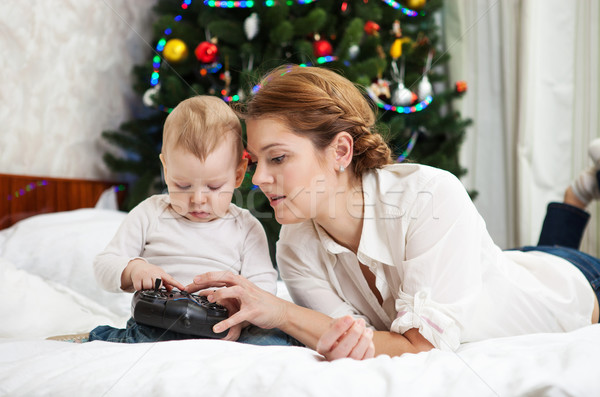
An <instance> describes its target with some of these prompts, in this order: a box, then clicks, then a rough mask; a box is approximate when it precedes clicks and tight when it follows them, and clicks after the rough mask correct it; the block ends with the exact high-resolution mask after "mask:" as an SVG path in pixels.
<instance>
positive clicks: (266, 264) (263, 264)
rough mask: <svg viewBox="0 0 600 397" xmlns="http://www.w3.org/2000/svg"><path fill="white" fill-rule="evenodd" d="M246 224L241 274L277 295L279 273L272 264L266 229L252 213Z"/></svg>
mask: <svg viewBox="0 0 600 397" xmlns="http://www.w3.org/2000/svg"><path fill="white" fill-rule="evenodd" d="M245 222H246V223H247V226H248V228H247V230H246V238H245V240H244V246H243V252H242V255H241V257H242V266H241V271H240V274H241V275H242V276H244V277H246V278H247V279H248V280H250V281H252V282H253V283H254V284H256V285H257V286H259V287H260V288H262V289H264V290H265V291H268V292H270V293H272V294H276V293H277V271H276V270H275V268H274V267H273V263H272V262H271V255H270V254H269V244H268V242H267V235H266V233H265V229H263V227H262V225H261V224H260V222H259V220H258V219H256V218H254V216H252V215H251V214H250V213H247V216H246V218H245Z"/></svg>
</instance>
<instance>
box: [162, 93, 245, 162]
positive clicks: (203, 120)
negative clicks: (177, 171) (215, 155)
mask: <svg viewBox="0 0 600 397" xmlns="http://www.w3.org/2000/svg"><path fill="white" fill-rule="evenodd" d="M225 139H230V140H231V141H230V142H233V145H234V147H233V150H234V155H235V156H236V158H237V159H239V160H238V161H242V155H243V151H244V144H243V142H242V126H241V124H240V120H239V119H238V117H237V116H236V114H235V112H234V111H233V110H232V109H231V108H230V107H229V105H227V104H226V103H225V102H224V101H223V100H222V99H221V98H218V97H216V96H212V95H198V96H195V97H192V98H188V99H186V100H184V101H181V102H180V103H179V104H178V105H177V106H176V107H175V109H173V111H172V112H171V113H170V114H169V116H167V120H166V121H165V125H164V128H163V145H162V153H163V155H164V156H166V153H165V152H166V151H167V150H168V149H170V148H172V147H180V148H182V149H184V150H186V151H188V152H190V153H192V154H193V155H194V156H196V157H198V158H199V159H200V160H202V161H204V160H205V159H206V157H207V156H208V155H209V154H210V153H211V152H212V151H213V150H214V149H215V148H216V147H217V146H218V145H219V144H220V143H222V142H223V141H224V140H225Z"/></svg>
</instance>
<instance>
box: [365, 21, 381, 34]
mask: <svg viewBox="0 0 600 397" xmlns="http://www.w3.org/2000/svg"><path fill="white" fill-rule="evenodd" d="M364 29H365V33H366V34H368V35H369V36H373V35H377V34H379V25H378V24H376V23H375V22H373V21H367V22H366V23H365V27H364Z"/></svg>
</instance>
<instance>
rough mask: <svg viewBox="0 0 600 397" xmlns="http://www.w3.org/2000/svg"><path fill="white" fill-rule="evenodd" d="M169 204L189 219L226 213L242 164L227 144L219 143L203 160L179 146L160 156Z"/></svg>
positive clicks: (242, 175) (200, 219)
mask: <svg viewBox="0 0 600 397" xmlns="http://www.w3.org/2000/svg"><path fill="white" fill-rule="evenodd" d="M163 167H164V169H165V181H166V183H167V187H168V189H169V199H170V201H171V206H172V207H173V209H174V210H175V212H177V213H178V214H179V215H181V216H183V217H185V218H187V219H189V220H190V221H193V222H210V221H212V220H215V219H217V218H222V217H224V216H225V215H227V212H228V209H229V204H230V203H231V198H232V197H233V192H234V190H235V188H236V187H237V186H239V184H240V183H241V182H242V179H243V177H244V173H245V171H246V169H245V163H242V164H240V162H239V159H234V155H233V151H232V148H231V145H230V144H225V143H223V144H221V145H219V146H218V147H217V148H215V150H213V152H212V153H210V154H209V155H208V156H207V157H206V160H205V161H201V160H200V159H199V158H197V157H196V156H194V155H193V154H191V153H189V152H188V151H186V150H183V149H181V148H179V147H172V148H170V149H169V151H168V153H167V154H166V156H165V157H164V158H163Z"/></svg>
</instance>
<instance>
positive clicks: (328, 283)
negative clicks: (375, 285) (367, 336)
mask: <svg viewBox="0 0 600 397" xmlns="http://www.w3.org/2000/svg"><path fill="white" fill-rule="evenodd" d="M307 229H310V227H308V225H307V224H302V225H286V226H284V227H283V228H282V229H281V235H280V238H279V241H278V242H277V251H276V252H277V265H278V267H279V273H280V275H281V278H282V280H283V281H284V282H285V284H286V287H287V289H288V291H289V293H290V296H291V298H292V300H293V301H294V303H296V304H297V305H300V306H303V307H307V308H309V309H312V310H316V311H318V312H321V313H323V314H326V315H328V316H329V317H332V318H338V317H342V316H345V315H351V316H353V317H357V318H358V317H361V318H363V319H364V320H365V322H366V323H367V324H369V319H368V318H366V317H365V316H363V315H361V314H360V313H359V312H358V311H357V310H356V309H355V308H354V307H352V306H351V305H350V304H348V303H346V302H345V300H344V299H343V296H341V294H342V292H341V291H342V289H341V288H340V286H339V285H338V281H337V278H336V277H335V276H333V275H331V274H330V271H331V270H328V268H329V269H330V268H331V264H332V261H334V260H335V256H333V255H330V254H328V253H327V252H325V250H324V249H323V247H322V245H321V243H320V241H319V240H318V237H317V236H316V234H314V233H313V232H314V231H313V230H307Z"/></svg>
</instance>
